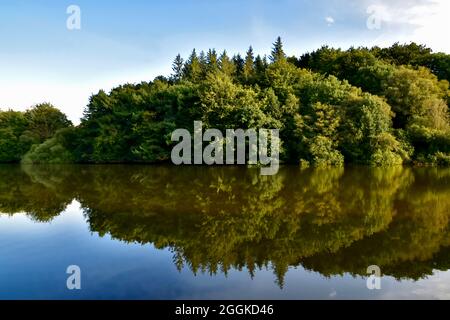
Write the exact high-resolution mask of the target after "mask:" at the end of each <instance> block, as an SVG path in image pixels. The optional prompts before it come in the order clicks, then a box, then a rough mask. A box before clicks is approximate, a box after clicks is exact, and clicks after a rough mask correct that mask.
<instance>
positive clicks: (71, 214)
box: [0, 165, 450, 299]
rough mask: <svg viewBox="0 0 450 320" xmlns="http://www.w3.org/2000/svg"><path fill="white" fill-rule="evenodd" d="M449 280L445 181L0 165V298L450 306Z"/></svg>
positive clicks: (441, 176)
mask: <svg viewBox="0 0 450 320" xmlns="http://www.w3.org/2000/svg"><path fill="white" fill-rule="evenodd" d="M71 265H75V266H78V267H79V268H80V270H81V277H80V282H81V290H69V289H68V288H67V285H66V283H67V279H68V277H69V276H70V274H68V273H67V272H66V271H67V268H68V266H71ZM371 265H377V266H379V268H380V270H381V273H382V276H381V279H380V282H379V283H380V286H381V288H380V289H374V290H369V289H368V286H367V282H368V281H367V280H368V277H369V276H370V274H368V272H367V268H368V267H369V266H371ZM449 269H450V169H444V168H409V167H390V168H368V167H346V168H326V169H305V170H301V169H299V168H298V167H289V166H286V167H281V168H280V171H279V173H278V174H277V175H274V176H261V175H260V170H259V169H258V168H246V167H201V166H200V167H175V166H125V165H114V166H88V165H74V166H18V165H3V166H0V299H391V298H398V299H406V298H408V299H450V271H449Z"/></svg>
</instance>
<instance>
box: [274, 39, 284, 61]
mask: <svg viewBox="0 0 450 320" xmlns="http://www.w3.org/2000/svg"><path fill="white" fill-rule="evenodd" d="M270 60H271V61H272V62H278V61H283V60H286V54H285V53H284V50H283V42H282V41H281V37H278V38H277V40H276V41H275V43H274V44H273V49H272V54H271V56H270Z"/></svg>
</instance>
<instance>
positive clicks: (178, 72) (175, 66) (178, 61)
mask: <svg viewBox="0 0 450 320" xmlns="http://www.w3.org/2000/svg"><path fill="white" fill-rule="evenodd" d="M183 66H184V61H183V58H181V55H180V54H178V55H177V56H176V57H175V60H174V61H173V63H172V70H173V75H172V78H173V79H174V80H175V81H176V82H177V81H180V80H181V78H182V77H183Z"/></svg>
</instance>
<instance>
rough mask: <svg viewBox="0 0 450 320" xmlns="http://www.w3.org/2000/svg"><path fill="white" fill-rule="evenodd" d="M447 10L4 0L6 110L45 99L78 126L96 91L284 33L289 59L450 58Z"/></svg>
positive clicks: (287, 2)
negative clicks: (420, 51)
mask: <svg viewBox="0 0 450 320" xmlns="http://www.w3.org/2000/svg"><path fill="white" fill-rule="evenodd" d="M72 4H73V5H77V6H78V7H79V8H80V9H81V29H80V30H68V29H67V27H66V20H67V19H68V18H69V14H67V13H66V10H67V7H68V6H69V5H72ZM449 13H450V6H449V1H446V0H406V1H402V0H393V1H392V0H391V1H388V0H347V1H345V0H344V1H341V0H312V1H311V0H281V1H280V0H267V1H265V0H240V1H238V0H214V1H211V0H184V1H181V0H172V1H170V0H166V1H160V0H151V1H149V0H146V1H145V0H128V1H125V0H109V1H105V0H95V1H92V0H72V1H61V0H59V1H56V0H54V1H51V0H27V1H25V0H0V39H1V44H2V45H1V50H0V88H1V89H0V108H2V109H7V108H13V109H17V110H25V109H26V108H29V107H30V106H32V105H33V104H36V103H40V102H44V101H47V102H51V103H53V104H55V105H56V106H57V107H59V108H60V109H61V110H63V111H64V112H65V113H66V114H68V116H69V117H70V119H71V120H73V121H74V122H78V119H79V118H80V117H81V116H82V112H83V109H84V107H85V106H86V104H87V102H88V98H89V96H90V95H91V94H92V93H96V92H98V90H99V89H105V90H110V89H111V88H112V87H114V86H116V85H118V84H121V83H126V82H140V81H148V80H151V79H153V78H154V77H155V76H157V75H159V74H165V75H167V74H169V73H170V71H171V62H172V59H173V57H174V56H175V55H176V54H177V53H181V54H182V55H183V56H187V55H188V54H189V52H190V51H191V50H192V48H194V47H195V48H198V49H199V50H201V49H205V50H206V49H208V48H210V47H215V48H216V49H218V50H223V49H226V50H227V51H228V52H229V53H230V54H231V53H235V52H245V51H246V49H247V48H248V46H249V45H253V47H254V49H255V51H256V52H257V53H261V54H266V53H267V54H268V53H269V52H270V48H271V44H272V42H273V41H274V39H275V38H276V37H277V36H279V35H280V36H281V37H282V38H283V40H284V43H285V50H286V52H287V53H288V54H289V55H294V54H295V55H300V54H301V53H304V52H306V51H310V50H313V49H316V48H318V47H320V46H321V45H324V44H328V45H331V46H335V47H342V48H348V47H349V46H351V45H355V46H359V45H365V46H371V45H382V46H385V45H390V44H392V43H393V42H395V41H400V42H409V41H419V42H422V43H425V44H427V45H428V46H430V47H432V48H433V49H434V50H435V51H445V52H447V53H450V44H449V41H447V38H448V36H447V34H446V33H447V32H448V30H450V28H449V27H450V25H449V23H448V18H447V17H448V14H449ZM374 18H375V19H376V21H378V22H379V24H378V25H374V24H373V21H374V20H373V19H374ZM370 19H372V20H370ZM371 26H372V27H371ZM374 26H375V27H374Z"/></svg>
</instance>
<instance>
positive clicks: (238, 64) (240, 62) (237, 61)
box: [233, 53, 244, 78]
mask: <svg viewBox="0 0 450 320" xmlns="http://www.w3.org/2000/svg"><path fill="white" fill-rule="evenodd" d="M233 63H234V66H235V68H236V76H237V77H238V78H240V77H241V76H242V73H243V71H244V59H242V57H241V55H240V54H239V53H238V54H237V55H235V56H234V57H233Z"/></svg>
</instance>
